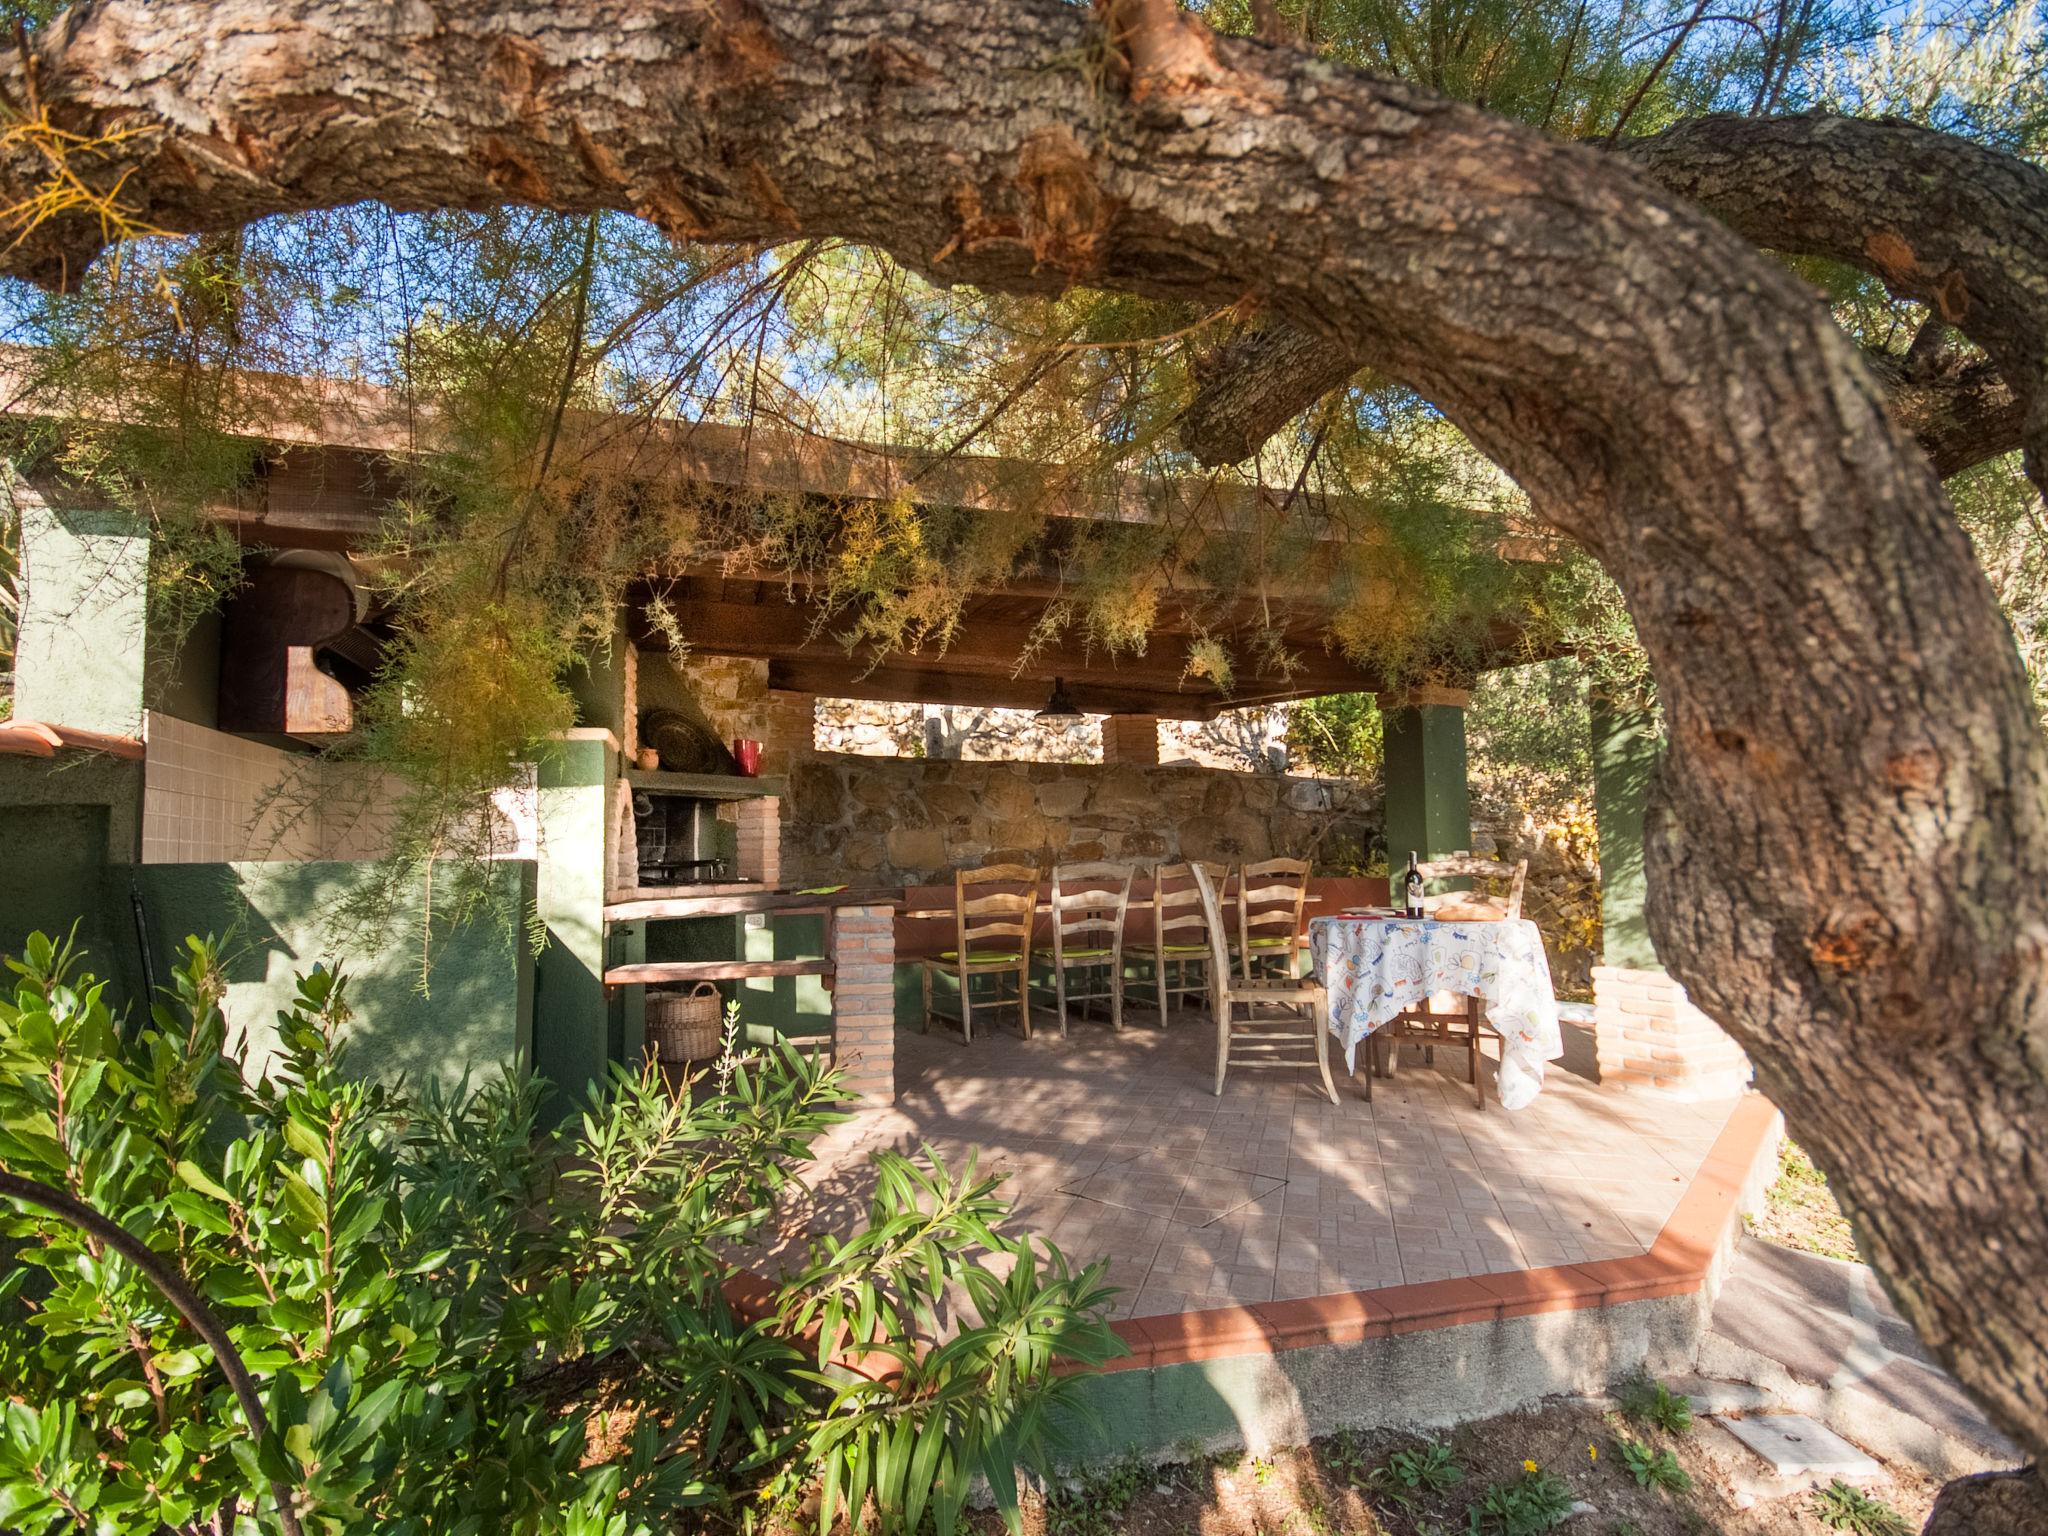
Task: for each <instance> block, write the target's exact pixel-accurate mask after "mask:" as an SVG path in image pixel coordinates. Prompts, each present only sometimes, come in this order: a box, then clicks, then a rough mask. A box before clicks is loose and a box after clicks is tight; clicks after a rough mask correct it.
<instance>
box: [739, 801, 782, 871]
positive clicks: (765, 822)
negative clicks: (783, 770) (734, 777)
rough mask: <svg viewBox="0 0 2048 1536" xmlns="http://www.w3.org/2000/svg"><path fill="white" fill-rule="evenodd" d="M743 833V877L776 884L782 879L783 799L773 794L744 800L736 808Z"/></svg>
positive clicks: (741, 852) (740, 829)
mask: <svg viewBox="0 0 2048 1536" xmlns="http://www.w3.org/2000/svg"><path fill="white" fill-rule="evenodd" d="M733 812H734V821H735V823H736V824H737V827H736V829H737V831H738V833H739V856H738V859H737V863H738V865H739V868H738V869H737V870H735V871H734V873H736V874H737V875H738V876H739V877H740V879H742V880H758V881H760V882H761V884H763V885H774V884H776V883H777V882H779V881H780V880H781V879H782V802H781V801H780V800H778V799H776V798H775V796H773V795H762V796H760V797H758V798H756V799H753V800H742V801H740V802H739V803H738V804H737V805H736V806H734V808H733Z"/></svg>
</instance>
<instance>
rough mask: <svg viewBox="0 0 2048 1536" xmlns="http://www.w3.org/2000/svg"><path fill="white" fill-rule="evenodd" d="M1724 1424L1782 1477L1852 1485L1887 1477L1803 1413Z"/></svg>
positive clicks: (1863, 1455) (1869, 1459) (1768, 1415)
mask: <svg viewBox="0 0 2048 1536" xmlns="http://www.w3.org/2000/svg"><path fill="white" fill-rule="evenodd" d="M1721 1422H1722V1424H1723V1425H1724V1427H1725V1428H1726V1429H1727V1430H1728V1432H1729V1433H1730V1434H1731V1435H1733V1436H1734V1437H1735V1438H1736V1439H1738V1440H1740V1441H1741V1442H1742V1443H1743V1444H1744V1445H1746V1446H1748V1447H1749V1448H1750V1450H1752V1451H1753V1452H1755V1453H1756V1455H1757V1456H1758V1457H1759V1458H1760V1459H1761V1460H1762V1461H1763V1462H1764V1463H1765V1464H1766V1465H1768V1466H1769V1467H1770V1469H1771V1470H1772V1471H1773V1472H1775V1473H1776V1474H1778V1475H1779V1476H1780V1477H1815V1478H1829V1477H1839V1478H1841V1479H1843V1480H1844V1481H1846V1482H1852V1483H1853V1482H1857V1481H1859V1480H1867V1479H1871V1478H1877V1477H1882V1476H1883V1475H1884V1468H1883V1467H1881V1466H1879V1465H1878V1463H1877V1462H1876V1460H1875V1459H1873V1458H1872V1457H1871V1456H1869V1455H1867V1454H1866V1453H1864V1452H1863V1451H1860V1450H1858V1449H1857V1448H1856V1447H1855V1446H1853V1445H1851V1444H1850V1443H1849V1442H1848V1441H1847V1440H1844V1439H1843V1438H1842V1437H1841V1436H1840V1435H1838V1434H1836V1433H1835V1432H1834V1431H1833V1430H1832V1429H1829V1428H1828V1427H1827V1426H1826V1425H1825V1424H1823V1423H1821V1422H1820V1421H1819V1420H1818V1419H1812V1418H1808V1417H1807V1416H1806V1415H1805V1414H1803V1413H1760V1414H1756V1415H1753V1416H1752V1417H1750V1418H1746V1419H1724V1420H1722V1421H1721Z"/></svg>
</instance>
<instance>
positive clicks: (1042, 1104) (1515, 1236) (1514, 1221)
mask: <svg viewBox="0 0 2048 1536" xmlns="http://www.w3.org/2000/svg"><path fill="white" fill-rule="evenodd" d="M1567 1033H1568V1034H1569V1033H1570V1030H1569V1027H1568V1029H1567ZM1214 1038H1215V1037H1214V1034H1213V1032H1212V1030H1211V1028H1210V1026H1209V1025H1208V1024H1207V1021H1206V1020H1205V1019H1202V1018H1199V1017H1197V1016H1196V1015H1194V1014H1189V1015H1186V1016H1185V1017H1183V1018H1180V1019H1177V1020H1176V1021H1175V1024H1174V1027H1173V1028H1172V1029H1170V1030H1167V1031H1164V1032H1162V1031H1160V1030H1159V1029H1158V1028H1157V1026H1156V1025H1153V1024H1150V1023H1147V1022H1138V1023H1135V1024H1133V1025H1130V1026H1127V1027H1126V1028H1125V1029H1124V1031H1123V1032H1122V1033H1121V1034H1113V1033H1112V1032H1111V1031H1110V1030H1109V1029H1108V1027H1107V1026H1106V1025H1101V1024H1095V1023H1078V1022H1077V1023H1076V1024H1075V1026H1074V1029H1073V1033H1072V1035H1071V1037H1070V1038H1069V1039H1066V1040H1061V1039H1060V1038H1059V1034H1058V1031H1057V1029H1056V1028H1053V1027H1051V1025H1050V1021H1049V1020H1045V1021H1042V1022H1041V1023H1040V1025H1039V1026H1038V1033H1037V1035H1036V1036H1035V1038H1033V1039H1032V1040H1029V1041H1025V1040H1021V1039H1018V1038H1017V1037H1016V1036H1015V1035H1013V1034H1009V1033H995V1034H990V1035H987V1036H984V1037H981V1038H977V1039H976V1040H975V1041H974V1043H973V1044H972V1045H967V1046H962V1045H960V1044H959V1043H957V1037H950V1036H944V1035H940V1034H936V1033H934V1034H931V1035H920V1034H917V1033H914V1032H901V1031H899V1033H898V1036H897V1041H896V1049H897V1066H896V1071H897V1088H898V1102H897V1103H896V1105H895V1106H894V1107H893V1108H891V1109H889V1110H883V1111H876V1112H872V1113H869V1114H867V1115H864V1116H862V1117H861V1118H860V1119H859V1120H858V1121H856V1122H854V1123H852V1124H850V1125H847V1126H844V1127H840V1128H838V1129H837V1130H836V1131H835V1132H834V1133H833V1134H832V1135H831V1136H830V1137H829V1138H828V1140H827V1141H826V1143H824V1144H823V1146H821V1149H820V1151H821V1158H820V1164H819V1166H818V1167H817V1168H815V1169H814V1170H813V1171H812V1173H811V1174H810V1176H809V1177H810V1179H811V1180H812V1181H813V1182H814V1183H815V1184H816V1185H817V1187H818V1188H819V1189H820V1192H821V1194H823V1195H825V1196H826V1197H827V1199H826V1201H825V1203H824V1204H823V1205H822V1206H821V1208H820V1209H821V1213H823V1214H821V1219H822V1220H827V1221H838V1220H847V1219H850V1213H851V1211H852V1210H853V1209H854V1207H853V1205H852V1204H851V1203H850V1202H852V1201H854V1200H860V1199H864V1197H865V1188H866V1180H865V1179H864V1178H863V1176H862V1174H863V1167H864V1165H865V1162H866V1158H867V1154H868V1152H869V1151H870V1150H871V1149H873V1148H876V1147H879V1146H893V1147H896V1148H898V1149H899V1150H904V1151H910V1150H914V1149H915V1148H916V1146H917V1145H918V1144H919V1143H920V1142H929V1143H930V1144H931V1145H932V1146H933V1147H935V1148H936V1149H937V1150H938V1151H939V1152H940V1154H941V1155H942V1156H944V1157H946V1158H947V1159H948V1160H951V1159H954V1158H957V1157H962V1156H964V1155H965V1153H966V1151H967V1149H968V1148H969V1147H970V1146H972V1147H979V1148H980V1149H981V1154H982V1161H981V1167H982V1169H983V1170H984V1171H987V1172H1002V1173H1006V1174H1008V1175H1009V1180H1008V1182H1007V1184H1006V1185H1005V1192H1006V1194H1007V1195H1008V1197H1009V1198H1010V1199H1012V1200H1013V1201H1015V1202H1016V1205H1017V1226H1018V1227H1019V1228H1022V1229H1028V1230H1032V1231H1035V1232H1037V1233H1039V1234H1040V1235H1042V1236H1045V1237H1048V1238H1050V1239H1051V1240H1052V1241H1053V1242H1055V1243H1057V1244H1058V1245H1059V1246H1060V1248H1061V1249H1062V1250H1064V1251H1065V1252H1066V1253H1067V1255H1068V1256H1069V1257H1070V1258H1074V1259H1077V1260H1082V1259H1095V1258H1107V1259H1109V1260H1110V1278H1111V1280H1112V1281H1113V1282H1114V1283H1115V1284H1116V1285H1118V1286H1120V1287H1122V1288H1123V1294H1122V1296H1121V1297H1120V1304H1119V1306H1118V1308H1117V1315H1118V1316H1121V1317H1149V1316H1154V1315H1158V1314H1162V1313H1173V1312H1186V1311H1196V1310H1200V1309H1203V1308H1207V1307H1220V1306H1226V1305H1230V1304H1233V1303H1245V1302H1256V1301H1272V1300H1286V1299H1290V1298H1294V1297H1303V1296H1317V1295H1323V1294H1326V1293H1330V1292H1336V1291H1356V1290H1368V1289H1372V1288H1374V1287H1378V1286H1385V1285H1401V1284H1409V1283H1414V1282H1417V1281H1427V1280H1446V1279H1454V1278H1458V1277H1462V1276H1466V1275H1475V1274H1486V1273H1493V1272H1498V1271H1504V1270H1514V1269H1528V1268H1536V1267H1539V1266H1543V1265H1551V1264H1571V1263H1580V1262H1584V1261H1588V1260H1595V1259H1607V1258H1621V1257H1626V1256H1629V1255H1632V1254H1638V1253H1641V1252H1643V1251H1644V1250H1645V1249H1647V1248H1648V1247H1649V1245H1650V1244H1651V1242H1652V1241H1654V1240H1655V1238H1656V1236H1657V1233H1658V1231H1659V1229H1660V1228H1661V1227H1662V1226H1663V1224H1664V1222H1665V1219H1666V1218H1667V1217H1668V1216H1669V1215H1670V1214H1671V1211H1672V1208H1673V1207H1674V1206H1675V1205H1676V1204H1677V1201H1678V1198H1679V1196H1680V1195H1681V1194H1682V1193H1683V1192H1684V1190H1685V1188H1686V1185H1687V1184H1688V1183H1689V1182H1690V1181H1691V1179H1692V1176H1693V1174H1694V1173H1695V1172H1696V1171H1697V1169H1698V1168H1699V1165H1700V1162H1701V1160H1702V1159H1703V1158H1704V1157H1705V1155H1706V1152H1707V1149H1708V1147H1709V1146H1710V1145H1711V1144H1712V1142H1713V1140H1714V1137H1715V1136H1716V1134H1717V1133H1718V1132H1719V1131H1720V1130H1721V1127H1722V1125H1723V1124H1724V1123H1725V1122H1726V1120H1727V1118H1728V1115H1729V1112H1730V1111H1731V1109H1732V1108H1733V1107H1734V1103H1735V1101H1734V1100H1726V1101H1721V1102H1718V1103H1709V1104H1697V1105H1683V1104H1668V1103H1646V1102H1644V1101H1643V1100H1642V1099H1641V1098H1639V1097H1631V1096H1629V1095H1624V1094H1619V1093H1611V1092H1610V1093H1602V1092H1601V1091H1600V1090H1599V1089H1598V1088H1596V1087H1595V1086H1594V1085H1593V1084H1592V1083H1591V1082H1589V1081H1587V1080H1586V1079H1585V1078H1583V1077H1581V1076H1578V1075H1576V1074H1575V1073H1573V1072H1572V1071H1569V1070H1566V1068H1565V1066H1564V1065H1563V1064H1554V1065H1553V1066H1552V1068H1551V1071H1550V1075H1549V1076H1548V1078H1547V1079H1546V1083H1545V1088H1544V1092H1543V1094H1542V1095H1541V1097H1539V1098H1538V1099H1537V1101H1536V1102H1535V1104H1533V1105H1532V1106H1530V1107H1529V1108H1528V1109H1525V1110H1522V1111H1521V1112H1520V1113H1518V1114H1509V1113H1507V1112H1506V1111H1504V1110H1502V1109H1501V1108H1500V1106H1499V1105H1498V1104H1497V1103H1495V1102H1493V1101H1492V1099H1491V1096H1490V1094H1489V1101H1488V1104H1487V1107H1486V1108H1485V1110H1483V1111H1482V1110H1480V1109H1478V1108H1477V1107H1476V1106H1475V1104H1474V1102H1473V1097H1472V1090H1471V1088H1470V1087H1469V1086H1468V1085H1466V1084H1465V1083H1464V1082H1463V1081H1461V1080H1459V1077H1460V1075H1461V1074H1462V1068H1463V1062H1464V1057H1463V1053H1462V1052H1455V1053H1444V1055H1443V1056H1440V1057H1439V1063H1440V1064H1439V1066H1438V1067H1436V1068H1429V1067H1425V1066H1424V1065H1423V1064H1422V1062H1421V1058H1420V1053H1419V1052H1418V1051H1415V1050H1414V1049H1413V1048H1411V1049H1410V1051H1409V1052H1408V1059H1407V1060H1406V1061H1405V1062H1404V1064H1403V1065H1402V1067H1401V1069H1400V1071H1399V1073H1398V1074H1397V1075H1396V1076H1395V1077H1394V1078H1392V1079H1382V1080H1381V1081H1379V1082H1378V1083H1376V1084H1375V1086H1374V1100H1373V1102H1372V1103H1371V1104H1370V1105H1368V1104H1367V1103H1366V1102H1365V1099H1364V1096H1363V1092H1362V1087H1363V1085H1362V1083H1360V1082H1355V1081H1352V1080H1350V1079H1347V1078H1345V1077H1344V1076H1343V1075H1342V1065H1343V1063H1342V1058H1341V1055H1340V1056H1339V1057H1338V1058H1337V1060H1336V1061H1334V1062H1333V1069H1334V1070H1335V1072H1336V1073H1337V1082H1338V1095H1339V1098H1340V1099H1341V1101H1342V1102H1341V1103H1339V1104H1337V1105H1334V1106H1333V1105H1331V1104H1330V1103H1329V1101H1328V1100H1327V1099H1325V1098H1323V1097H1321V1095H1320V1093H1319V1092H1317V1091H1314V1090H1313V1089H1312V1088H1311V1076H1310V1074H1309V1073H1307V1072H1298V1071H1293V1070H1261V1071H1244V1072H1234V1073H1233V1074H1232V1076H1231V1078H1230V1080H1229V1082H1228V1083H1227V1084H1226V1085H1225V1088H1224V1092H1223V1096H1222V1097H1221V1098H1217V1097H1214V1096H1213V1095H1212V1094H1211V1093H1210V1091H1209V1086H1210V1082H1211V1078H1212V1074H1213V1071H1214V1067H1213V1061H1214ZM1573 1054H1574V1053H1571V1052H1568V1056H1567V1060H1571V1059H1572V1056H1573ZM1576 1054H1579V1055H1584V1056H1588V1057H1589V1056H1590V1051H1581V1052H1578V1053H1576ZM1492 1069H1493V1063H1492V1062H1491V1061H1489V1062H1488V1063H1487V1066H1486V1069H1485V1070H1486V1071H1487V1073H1488V1077H1489V1083H1490V1081H1491V1074H1492Z"/></svg>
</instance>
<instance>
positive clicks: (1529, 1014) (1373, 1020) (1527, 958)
mask: <svg viewBox="0 0 2048 1536" xmlns="http://www.w3.org/2000/svg"><path fill="white" fill-rule="evenodd" d="M1308 936H1309V954H1310V957H1311V958H1312V960H1313V962H1314V966H1315V976H1316V980H1318V981H1319V982H1321V983H1322V984H1323V986H1324V988H1325V989H1326V990H1327V991H1328V993H1329V997H1330V1014H1329V1018H1330V1033H1332V1034H1333V1035H1335V1036H1336V1037H1337V1038H1338V1039H1339V1040H1341V1041H1342V1042H1343V1043H1344V1059H1345V1062H1346V1063H1347V1065H1348V1066H1349V1067H1350V1068H1351V1069H1352V1070H1356V1067H1357V1054H1358V1043H1359V1042H1360V1041H1361V1040H1364V1039H1365V1038H1366V1037H1367V1036H1368V1035H1370V1034H1371V1033H1372V1032H1373V1031H1374V1030H1376V1029H1378V1028H1379V1027H1380V1026H1381V1025H1383V1024H1388V1023H1391V1022H1392V1021H1393V1020H1394V1018H1395V1017H1396V1016H1397V1015H1398V1014H1400V1013H1402V1012H1403V1011H1404V1010H1406V1009H1410V1008H1421V1007H1423V1006H1424V1005H1425V1004H1427V1003H1428V1001H1429V999H1430V998H1432V997H1434V996H1436V995H1437V994H1438V993H1441V992H1450V993H1455V994H1457V995H1460V996H1465V997H1478V998H1479V999H1481V1000H1482V1002H1483V1003H1484V1005H1485V1009H1486V1021H1487V1023H1488V1024H1490V1025H1492V1026H1493V1028H1494V1029H1495V1030H1496V1031H1497V1032H1498V1033H1499V1034H1500V1037H1501V1058H1500V1102H1501V1105H1502V1107H1503V1108H1506V1109H1521V1108H1522V1107H1523V1106H1525V1105H1527V1104H1528V1103H1529V1102H1530V1101H1531V1100H1532V1099H1534V1098H1535V1097H1536V1095H1537V1093H1538V1092H1539V1091H1540V1090H1541V1088H1542V1087H1543V1064H1544V1063H1545V1062H1547V1061H1555V1060H1556V1059H1557V1058H1558V1057H1559V1056H1561V1055H1563V1054H1564V1038H1563V1036H1562V1035H1561V1034H1560V1033H1559V1032H1558V1027H1557V998H1556V996H1555V995H1554V994H1553V993H1552V992H1551V990H1550V961H1549V960H1548V959H1547V958H1546V957H1545V955H1544V953H1543V936H1542V934H1540V933H1538V932H1537V931H1536V925H1535V924H1534V923H1532V922H1530V921H1529V920H1528V919H1527V918H1516V919H1514V920H1512V921H1502V922H1481V923H1461V922H1438V921H1436V920H1435V919H1433V918H1424V919H1421V920H1419V921H1417V920H1414V919H1410V918H1405V917H1384V918H1361V917H1347V916H1338V917H1317V918H1312V919H1310V921H1309V925H1308Z"/></svg>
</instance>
